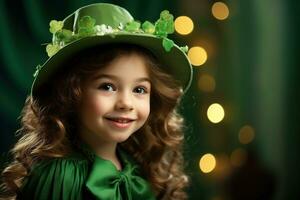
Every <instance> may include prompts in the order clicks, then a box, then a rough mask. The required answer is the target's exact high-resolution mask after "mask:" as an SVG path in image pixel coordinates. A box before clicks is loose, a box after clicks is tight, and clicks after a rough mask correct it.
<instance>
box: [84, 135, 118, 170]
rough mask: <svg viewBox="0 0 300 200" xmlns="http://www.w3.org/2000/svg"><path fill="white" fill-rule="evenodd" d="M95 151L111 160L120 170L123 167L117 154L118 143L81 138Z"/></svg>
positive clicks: (103, 157)
mask: <svg viewBox="0 0 300 200" xmlns="http://www.w3.org/2000/svg"><path fill="white" fill-rule="evenodd" d="M81 139H82V140H83V141H84V142H85V143H86V144H87V145H88V146H89V147H90V148H91V149H92V150H93V151H94V153H95V154H96V155H97V156H99V157H100V158H102V159H105V160H109V161H111V162H112V163H113V164H114V165H115V167H116V168H117V169H118V170H121V169H122V166H121V162H120V160H119V158H118V156H117V143H101V144H99V143H98V141H97V140H95V141H97V142H95V141H85V140H84V139H83V138H81Z"/></svg>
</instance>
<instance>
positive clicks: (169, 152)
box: [2, 44, 188, 199]
mask: <svg viewBox="0 0 300 200" xmlns="http://www.w3.org/2000/svg"><path fill="white" fill-rule="evenodd" d="M133 53H134V54H137V55H139V56H142V57H143V58H144V60H145V64H146V66H147V67H148V70H149V74H150V79H151V85H152V89H151V97H150V107H151V111H150V115H149V117H148V120H147V121H146V123H145V124H144V126H143V127H142V128H140V129H139V130H138V131H137V133H135V134H133V135H132V136H131V137H130V138H129V139H128V140H127V141H125V142H123V143H121V144H120V145H121V146H122V147H123V148H124V149H125V150H126V151H128V152H129V153H130V154H131V155H133V157H134V158H135V160H136V161H137V162H138V163H139V164H140V165H141V167H142V169H143V172H144V174H145V175H146V177H147V179H148V180H149V182H150V183H151V185H152V188H153V190H154V191H155V194H156V197H157V198H158V199H186V198H187V195H186V193H185V191H184V189H185V187H186V186H187V184H188V178H187V176H186V175H185V173H184V170H183V168H184V167H183V156H182V145H183V139H184V136H183V131H182V128H183V118H182V117H181V116H180V115H179V114H178V112H177V111H176V109H177V106H178V104H179V101H180V98H181V96H182V89H181V87H180V86H179V84H178V82H176V81H175V80H174V79H173V78H172V77H171V76H170V75H169V74H168V73H166V72H164V71H163V70H162V67H161V66H160V64H159V63H158V61H157V59H156V58H155V57H154V56H153V55H152V54H151V53H150V52H149V51H148V50H146V49H144V48H141V47H138V46H135V45H128V44H116V45H110V46H102V48H99V47H97V48H91V49H89V50H85V51H84V52H81V53H80V56H75V58H72V59H71V60H69V61H68V62H66V63H65V65H66V66H65V67H64V68H67V69H68V70H64V71H59V72H57V73H56V74H55V77H49V80H50V81H48V82H47V83H45V84H44V85H43V86H42V87H41V88H40V89H39V91H38V92H37V93H36V94H37V95H36V96H33V97H32V96H28V97H27V99H26V102H25V106H24V108H23V110H22V113H21V128H20V129H19V130H18V131H17V133H18V134H19V136H20V139H19V140H18V142H17V143H16V144H15V146H14V148H13V149H12V150H11V153H12V155H13V157H14V160H13V161H12V162H11V163H10V164H9V165H8V166H7V167H6V168H5V169H4V170H3V172H2V181H3V184H2V190H3V191H5V193H6V194H5V195H6V196H7V197H11V199H14V198H16V195H17V193H18V191H19V189H20V187H21V186H22V181H23V179H24V178H25V177H26V176H28V175H29V174H30V169H31V166H32V165H33V164H35V163H37V162H40V161H41V160H44V159H49V158H57V157H65V156H68V154H69V153H70V152H71V151H72V142H73V141H74V140H76V134H74V133H75V132H76V128H77V127H76V124H77V123H76V121H77V120H78V119H77V117H76V110H75V109H74V108H75V107H76V106H77V105H78V103H79V101H80V98H81V85H82V82H83V80H85V79H86V78H87V77H89V76H91V75H92V74H93V73H94V72H95V71H96V70H97V69H99V67H102V66H105V65H108V64H109V63H110V62H112V61H113V60H114V59H115V58H116V57H118V56H124V55H130V54H133ZM54 79H55V81H54ZM71 133H72V134H71Z"/></svg>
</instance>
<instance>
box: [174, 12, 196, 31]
mask: <svg viewBox="0 0 300 200" xmlns="http://www.w3.org/2000/svg"><path fill="white" fill-rule="evenodd" d="M193 29H194V23H193V21H192V20H191V18H189V17H187V16H180V17H177V18H176V19H175V30H176V32H178V33H179V34H181V35H187V34H190V33H191V32H192V31H193Z"/></svg>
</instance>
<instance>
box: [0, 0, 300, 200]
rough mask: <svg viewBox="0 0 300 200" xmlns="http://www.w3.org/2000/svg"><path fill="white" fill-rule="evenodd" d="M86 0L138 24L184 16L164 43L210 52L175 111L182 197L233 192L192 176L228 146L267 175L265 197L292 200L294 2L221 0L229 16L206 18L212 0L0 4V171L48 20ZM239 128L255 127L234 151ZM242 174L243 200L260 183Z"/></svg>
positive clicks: (295, 165)
mask: <svg viewBox="0 0 300 200" xmlns="http://www.w3.org/2000/svg"><path fill="white" fill-rule="evenodd" d="M94 2H109V3H116V4H119V5H120V6H123V7H125V8H127V9H128V10H129V11H130V12H131V14H132V15H133V16H135V18H136V19H139V20H141V21H145V20H149V21H152V22H154V21H155V20H156V19H157V18H158V15H159V13H160V11H162V10H163V9H168V10H170V12H171V13H173V14H174V15H175V16H179V15H188V16H190V17H191V18H192V19H193V20H194V23H195V29H194V31H193V33H192V34H190V35H188V36H179V35H177V34H175V35H174V36H172V37H173V39H176V40H177V41H178V43H179V44H180V45H183V44H185V43H187V44H188V45H189V46H190V47H191V46H193V45H202V46H203V47H206V46H207V48H208V49H209V48H210V47H212V48H211V49H212V51H208V53H209V55H208V60H207V62H206V63H205V64H204V65H203V66H202V67H198V68H195V76H194V78H195V81H194V83H193V85H192V88H191V90H190V91H189V92H188V93H187V95H186V97H185V98H184V99H183V102H182V107H181V111H182V113H183V114H184V116H185V117H186V124H187V127H188V128H187V130H186V151H185V157H186V160H187V162H186V165H187V172H188V174H189V175H190V177H191V185H190V187H189V189H188V193H189V196H190V199H195V200H196V199H205V200H206V199H207V200H221V199H224V198H223V197H224V195H225V194H226V193H227V192H226V191H227V190H226V188H228V187H229V188H233V189H234V191H236V192H238V190H240V187H238V186H236V185H234V184H230V182H228V181H226V180H225V181H224V180H221V179H218V178H215V177H214V175H213V173H211V174H208V175H206V174H203V173H201V172H200V170H199V167H198V161H199V159H200V157H201V156H202V155H203V154H205V153H207V152H210V153H214V154H220V153H226V154H228V155H229V154H230V153H231V152H232V151H233V150H234V149H235V148H238V147H243V148H245V149H247V150H248V151H249V153H250V152H252V153H253V154H255V155H256V160H255V163H256V166H261V169H263V171H265V172H268V174H271V175H270V176H267V178H268V177H269V178H270V177H272V178H271V179H270V180H271V181H272V182H273V183H274V185H275V192H274V196H273V198H272V199H278V200H285V199H289V200H292V199H298V198H299V196H300V195H299V183H298V182H299V178H300V177H299V174H300V173H299V167H300V166H299V156H298V153H299V148H298V145H299V142H300V141H299V133H300V131H299V119H300V116H299V115H300V114H299V112H300V109H299V103H300V98H299V91H300V90H299V87H298V85H299V80H298V76H299V72H300V70H299V61H298V60H299V45H300V42H299V16H298V15H299V14H298V12H299V1H296V0H294V1H292V0H289V1H288V0H287V1H284V0H281V1H280V0H273V1H271V0H243V1H241V0H240V1H238V0H235V1H234V0H232V1H224V2H225V3H227V5H228V7H229V9H230V17H229V18H228V19H227V20H225V21H218V20H216V19H214V18H213V17H212V16H211V13H210V8H211V6H212V4H213V2H214V1H208V0H207V1H205V0H198V1H197V0H186V1H183V0H182V1H180V0H148V1H141V0H140V1H138V0H127V1H125V0H123V1H92V0H86V1H84V0H68V1H67V0H65V1H59V0H53V1H50V0H48V1H41V0H39V1H38V0H22V1H21V0H20V1H9V0H6V1H5V0H3V1H1V3H0V50H1V54H0V55H1V56H0V124H1V125H0V126H1V136H0V142H1V143H0V144H1V145H0V148H1V149H0V150H1V165H3V163H4V162H5V161H6V160H7V158H8V156H7V152H8V150H9V149H10V148H11V147H12V145H13V143H14V142H15V136H14V132H15V131H16V129H17V128H18V127H19V120H18V116H19V114H20V111H21V109H22V106H23V103H24V101H25V98H26V95H27V94H28V93H29V89H30V86H31V82H32V80H33V77H32V74H33V72H34V70H35V66H36V65H38V64H41V63H42V62H43V61H45V59H46V58H47V55H46V53H45V50H44V49H45V48H44V46H41V44H42V43H45V42H48V41H50V40H51V35H50V33H49V32H48V24H49V21H50V20H51V19H58V20H61V19H63V18H64V17H65V16H66V15H68V14H69V13H71V12H73V11H74V10H76V9H77V8H79V7H81V6H83V5H86V4H89V3H94ZM198 38H200V40H199V39H198ZM211 52H212V53H211ZM210 53H211V54H210ZM202 73H209V74H212V75H213V76H214V77H215V79H216V84H217V86H216V90H215V91H214V92H213V93H204V92H200V91H199V90H198V89H197V79H198V77H199V75H200V74H202ZM214 102H219V103H221V104H222V105H223V106H224V108H225V112H226V116H225V119H224V120H223V121H222V122H221V123H219V124H211V123H209V122H208V120H207V118H206V116H205V110H206V109H207V106H208V105H210V104H211V103H214ZM245 124H250V125H252V126H253V127H254V129H255V140H254V141H253V142H252V143H251V144H250V145H241V144H239V143H238V140H237V134H238V131H239V129H240V128H241V127H242V126H243V125H245ZM250 168H251V166H250ZM253 168H254V167H252V168H251V169H253ZM237 170H238V169H237ZM250 171H251V170H250ZM245 173H246V177H244V178H243V179H241V181H240V182H239V184H238V185H240V186H242V185H247V183H249V179H250V178H254V180H256V181H254V184H253V185H250V184H248V186H247V187H248V190H247V192H246V193H248V194H249V195H248V196H250V195H251V194H253V193H255V191H256V190H255V189H253V188H255V187H259V183H260V182H261V181H262V180H263V179H264V177H262V176H261V175H259V174H258V175H257V173H256V174H255V173H254V174H251V173H249V174H247V173H248V171H245ZM228 178H230V177H228ZM266 188H267V187H266ZM265 199H266V198H265Z"/></svg>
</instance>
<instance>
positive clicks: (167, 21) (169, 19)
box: [155, 10, 174, 37]
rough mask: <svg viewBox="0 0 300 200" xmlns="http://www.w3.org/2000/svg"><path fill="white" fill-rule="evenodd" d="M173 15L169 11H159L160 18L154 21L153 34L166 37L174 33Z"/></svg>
mask: <svg viewBox="0 0 300 200" xmlns="http://www.w3.org/2000/svg"><path fill="white" fill-rule="evenodd" d="M173 19H174V17H173V15H172V14H170V13H169V11H167V10H164V11H162V12H161V13H160V18H159V19H158V20H157V21H156V23H155V34H156V35H158V36H161V37H167V36H168V34H170V33H174V21H173Z"/></svg>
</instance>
